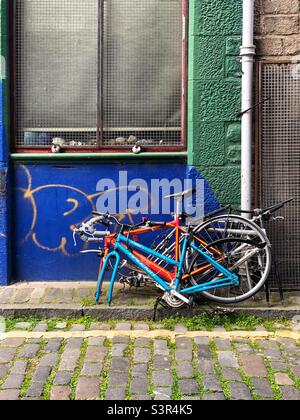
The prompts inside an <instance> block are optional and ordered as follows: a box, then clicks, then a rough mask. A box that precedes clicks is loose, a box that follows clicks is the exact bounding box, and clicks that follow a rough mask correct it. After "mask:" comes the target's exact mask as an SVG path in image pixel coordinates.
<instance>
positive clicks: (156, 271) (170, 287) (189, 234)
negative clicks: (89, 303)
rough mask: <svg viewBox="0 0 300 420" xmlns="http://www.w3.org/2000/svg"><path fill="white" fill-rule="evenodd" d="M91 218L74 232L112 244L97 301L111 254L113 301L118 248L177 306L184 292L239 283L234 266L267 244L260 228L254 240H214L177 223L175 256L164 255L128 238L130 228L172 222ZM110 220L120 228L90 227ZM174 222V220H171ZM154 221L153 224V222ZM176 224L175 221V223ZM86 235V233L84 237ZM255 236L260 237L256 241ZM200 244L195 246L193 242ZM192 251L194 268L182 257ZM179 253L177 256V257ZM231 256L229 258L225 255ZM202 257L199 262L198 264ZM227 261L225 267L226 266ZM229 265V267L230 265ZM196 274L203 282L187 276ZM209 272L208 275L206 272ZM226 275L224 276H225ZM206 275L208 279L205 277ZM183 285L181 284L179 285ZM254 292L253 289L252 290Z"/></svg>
mask: <svg viewBox="0 0 300 420" xmlns="http://www.w3.org/2000/svg"><path fill="white" fill-rule="evenodd" d="M188 193H190V192H184V193H181V194H180V195H181V197H185V196H186V195H187V194H188ZM172 197H174V198H175V199H176V198H178V195H173V196H172ZM94 216H95V217H94V218H93V219H91V220H90V221H89V222H88V224H83V226H81V228H79V229H77V232H76V233H79V234H81V237H82V238H83V235H85V233H84V232H86V229H87V227H88V229H89V230H90V233H89V234H90V235H91V236H92V237H93V240H94V238H95V237H96V240H97V238H99V237H107V238H108V237H109V238H110V239H109V240H110V245H111V246H112V247H113V251H111V252H109V250H108V249H106V251H105V255H104V258H103V260H102V263H101V267H100V273H99V278H98V287H97V293H96V301H97V302H98V301H99V297H100V294H101V288H102V283H103V279H104V274H105V271H106V268H107V265H108V263H109V261H110V260H111V258H113V257H114V258H115V260H116V262H115V265H114V266H113V273H112V277H111V281H110V288H109V293H108V301H109V304H111V301H112V292H113V286H114V283H115V280H116V275H117V272H118V267H119V266H120V262H121V256H120V252H121V253H123V254H125V256H126V257H127V258H128V259H129V260H130V261H131V262H132V263H133V264H134V265H135V266H136V267H138V268H139V269H140V270H141V271H142V272H143V273H146V275H147V276H148V277H149V278H151V279H152V281H153V282H154V284H155V285H156V286H158V287H159V288H160V289H162V290H163V291H164V300H165V302H166V303H167V304H168V306H171V307H173V308H174V307H175V308H178V307H180V306H182V305H183V304H188V303H190V299H188V298H187V297H186V295H194V294H196V295H198V294H199V293H202V292H204V291H206V290H211V289H221V288H223V287H232V288H236V287H238V286H239V277H238V275H237V274H235V273H233V271H234V270H236V269H240V267H241V266H242V265H243V264H244V263H245V262H246V261H247V260H248V259H249V258H252V257H253V256H254V255H256V254H259V253H260V250H264V249H265V248H267V247H268V244H267V243H266V242H265V237H264V235H262V234H261V233H260V232H259V235H258V236H257V235H256V238H255V239H256V240H253V238H252V239H248V238H247V239H241V238H234V237H230V238H223V239H221V240H220V239H218V240H217V241H215V243H210V244H208V243H206V242H204V241H203V240H202V239H201V238H198V237H197V236H195V234H194V233H193V231H192V228H191V227H188V229H187V230H184V228H182V227H180V226H179V225H178V223H177V225H176V226H175V230H176V240H175V243H174V248H175V258H171V257H170V256H167V255H164V253H160V252H157V251H156V250H153V249H150V248H148V247H146V246H144V245H141V244H139V243H138V242H136V241H134V240H132V239H130V236H131V235H132V233H133V232H136V229H138V228H140V227H141V226H143V229H142V230H141V231H142V232H144V231H145V229H146V230H147V229H149V228H150V229H151V228H153V227H155V223H159V224H160V226H159V228H161V227H162V226H167V225H169V226H171V227H172V226H173V227H174V225H172V223H169V224H168V223H166V222H149V221H147V222H146V221H145V220H144V221H143V222H142V223H140V224H137V225H133V226H131V225H125V224H122V223H120V222H119V221H118V220H117V219H116V218H115V217H114V216H112V215H108V214H98V213H94ZM178 218H179V216H178V215H175V222H176V221H177V222H178ZM111 221H113V222H114V223H115V224H116V225H119V226H120V227H121V230H120V232H119V233H118V234H113V235H114V236H113V239H112V236H111V235H112V234H111V233H110V232H109V231H106V232H98V231H95V230H94V229H92V231H91V229H90V227H91V226H94V225H95V224H97V223H101V224H104V225H106V227H107V226H108V225H109V223H110V222H111ZM173 223H174V222H173ZM153 224H154V225H153ZM175 224H176V223H175ZM156 227H157V226H156ZM125 229H127V230H128V231H127V232H126V235H127V236H125ZM179 231H181V240H180V239H179V235H178V232H179ZM86 238H87V237H86ZM257 239H258V240H259V241H257ZM197 242H198V244H200V245H199V246H196V245H195V243H197ZM180 243H181V248H180V249H179V245H180ZM224 245H226V248H227V251H226V254H225V253H224V252H220V251H219V250H218V249H217V248H218V246H222V247H224ZM245 249H246V250H247V251H248V253H244V254H245V255H243V253H242V252H241V251H243V252H244V251H245ZM136 250H138V251H142V252H145V253H147V254H148V256H151V257H154V258H156V259H158V260H160V261H162V262H163V263H165V264H167V265H171V266H173V267H175V270H174V272H173V273H171V272H170V271H168V270H166V269H165V268H163V267H162V264H158V263H157V262H153V261H152V260H150V259H149V258H148V257H145V256H141V254H134V253H136ZM191 250H192V251H193V252H194V253H195V254H196V255H197V256H198V260H197V266H195V262H194V264H193V267H192V268H193V270H191V269H190V270H188V271H187V270H186V267H185V265H186V264H185V261H186V256H187V255H188V254H189V252H188V251H191ZM179 255H180V258H179V259H178V258H177V257H178V256H179ZM228 256H229V257H230V259H229V258H228ZM199 261H201V264H199ZM225 263H226V267H227V268H226V267H225ZM230 265H231V267H230ZM150 267H151V268H150ZM161 273H164V274H166V273H168V277H169V278H168V280H169V281H168V283H166V282H165V280H164V279H163V278H162V277H163V276H162V274H161ZM196 274H199V275H200V274H201V278H202V279H204V282H202V283H201V284H198V283H197V284H192V285H191V284H190V279H191V278H193V276H194V277H195V275H196ZM208 275H209V276H210V277H209V278H208V277H207V276H208ZM224 276H225V277H224ZM205 279H207V281H205ZM260 286H261V287H262V286H263V282H260ZM182 287H183V288H182ZM253 293H256V289H255V290H254V291H253Z"/></svg>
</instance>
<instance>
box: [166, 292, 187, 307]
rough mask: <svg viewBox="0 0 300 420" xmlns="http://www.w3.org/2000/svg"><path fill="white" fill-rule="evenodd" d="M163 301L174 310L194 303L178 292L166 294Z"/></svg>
mask: <svg viewBox="0 0 300 420" xmlns="http://www.w3.org/2000/svg"><path fill="white" fill-rule="evenodd" d="M163 299H164V301H165V302H166V304H167V305H168V306H169V307H171V308H173V309H179V308H181V307H182V306H183V305H191V304H192V302H193V299H192V298H191V299H188V298H186V297H185V296H183V295H181V294H180V293H178V292H176V291H175V290H172V291H171V292H166V293H164V295H163Z"/></svg>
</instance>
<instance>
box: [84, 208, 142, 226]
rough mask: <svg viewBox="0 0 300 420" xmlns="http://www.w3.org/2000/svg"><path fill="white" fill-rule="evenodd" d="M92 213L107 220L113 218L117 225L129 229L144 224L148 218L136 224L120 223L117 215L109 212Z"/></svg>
mask: <svg viewBox="0 0 300 420" xmlns="http://www.w3.org/2000/svg"><path fill="white" fill-rule="evenodd" d="M92 214H93V215H94V216H96V217H102V218H106V219H107V220H113V221H114V222H115V223H116V224H117V225H119V226H121V227H125V228H127V229H135V228H138V227H140V226H143V225H144V224H145V223H146V222H147V219H144V220H143V221H142V222H140V223H137V224H136V225H129V224H126V223H120V222H119V220H118V219H117V218H116V217H115V216H113V215H112V214H109V213H106V214H104V213H98V212H96V211H93V213H92ZM100 223H101V222H100Z"/></svg>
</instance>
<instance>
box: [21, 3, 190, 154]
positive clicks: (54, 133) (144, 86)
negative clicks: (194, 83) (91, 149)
mask: <svg viewBox="0 0 300 420" xmlns="http://www.w3.org/2000/svg"><path fill="white" fill-rule="evenodd" d="M183 1H184V0H85V1H84V2H83V1H79V0H64V1H61V0H15V1H14V3H15V50H16V59H15V79H16V80H15V94H16V95H15V98H16V104H15V108H16V120H17V138H16V145H17V146H21V147H24V146H30V147H33V146H34V147H39V146H49V145H50V144H51V143H52V141H53V138H59V139H61V141H62V142H63V144H64V145H65V146H66V147H77V146H95V147H96V146H101V145H104V146H116V147H120V146H127V147H128V146H129V145H130V144H132V143H133V144H134V143H136V142H137V141H139V142H140V143H142V144H144V145H145V146H147V145H149V146H168V145H170V146H175V145H180V144H181V143H182V141H181V108H182V92H181V80H182V36H183V27H182V26H183V25H182V6H183ZM102 10H103V12H102Z"/></svg>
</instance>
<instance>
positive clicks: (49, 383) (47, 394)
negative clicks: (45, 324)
mask: <svg viewBox="0 0 300 420" xmlns="http://www.w3.org/2000/svg"><path fill="white" fill-rule="evenodd" d="M47 344H48V343H47ZM65 347H66V341H63V342H62V344H61V345H60V348H59V349H58V352H57V354H58V361H57V363H56V364H55V365H54V367H53V369H52V371H51V374H50V376H49V378H48V379H47V381H46V384H45V386H44V391H43V400H50V395H51V388H52V386H53V382H54V379H55V376H56V374H57V371H58V369H59V365H60V361H61V360H60V359H61V357H60V356H61V355H62V354H63V352H64V349H65Z"/></svg>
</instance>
